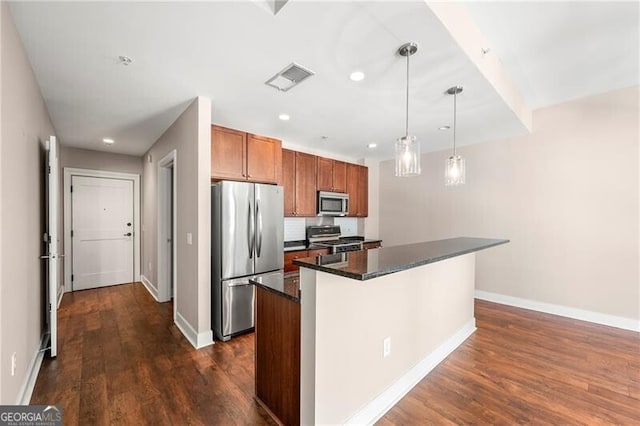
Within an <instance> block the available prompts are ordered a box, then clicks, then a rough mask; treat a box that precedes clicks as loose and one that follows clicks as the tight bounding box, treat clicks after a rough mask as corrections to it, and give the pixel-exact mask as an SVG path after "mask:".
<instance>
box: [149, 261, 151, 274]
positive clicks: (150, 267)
mask: <svg viewBox="0 0 640 426" xmlns="http://www.w3.org/2000/svg"><path fill="white" fill-rule="evenodd" d="M149 272H151V262H149Z"/></svg>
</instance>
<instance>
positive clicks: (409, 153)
mask: <svg viewBox="0 0 640 426" xmlns="http://www.w3.org/2000/svg"><path fill="white" fill-rule="evenodd" d="M417 51H418V45H417V44H416V43H413V42H411V43H406V44H403V45H402V46H400V48H399V49H398V53H399V54H400V56H405V57H406V58H407V102H406V109H407V115H406V120H405V133H404V136H403V137H401V138H399V139H398V140H397V141H396V176H400V177H408V176H418V175H419V174H420V143H419V142H418V141H417V140H416V137H415V136H412V135H410V134H409V56H411V55H413V54H414V53H416V52H417Z"/></svg>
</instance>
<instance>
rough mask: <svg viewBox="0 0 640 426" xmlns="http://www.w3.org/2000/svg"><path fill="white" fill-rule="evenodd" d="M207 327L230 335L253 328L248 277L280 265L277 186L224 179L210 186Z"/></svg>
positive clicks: (281, 222) (222, 335)
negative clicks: (210, 317) (210, 318)
mask: <svg viewBox="0 0 640 426" xmlns="http://www.w3.org/2000/svg"><path fill="white" fill-rule="evenodd" d="M211 203H212V204H211V232H212V238H211V256H212V259H211V269H212V271H211V272H212V273H211V280H212V288H211V293H212V306H211V313H212V321H211V323H212V327H213V332H214V334H215V336H216V338H218V339H220V340H229V339H230V338H231V337H232V336H233V335H234V334H238V333H241V332H243V331H247V330H250V329H251V328H252V327H253V324H254V322H253V320H254V318H253V312H254V310H253V303H254V296H255V289H254V286H253V285H251V284H249V278H251V277H252V276H255V275H260V274H263V273H266V272H271V271H275V270H278V269H282V268H283V266H284V260H283V251H284V243H283V238H284V231H283V228H284V197H283V189H282V187H281V186H276V185H263V184H259V183H246V182H230V181H223V182H219V183H216V184H213V185H211Z"/></svg>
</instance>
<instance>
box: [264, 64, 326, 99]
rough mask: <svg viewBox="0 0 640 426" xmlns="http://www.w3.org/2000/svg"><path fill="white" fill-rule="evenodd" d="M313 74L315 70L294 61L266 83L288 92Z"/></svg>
mask: <svg viewBox="0 0 640 426" xmlns="http://www.w3.org/2000/svg"><path fill="white" fill-rule="evenodd" d="M313 74H315V73H314V72H313V71H311V70H309V69H307V68H305V67H303V66H302V65H298V64H296V63H295V62H292V63H291V64H290V65H287V67H285V69H283V70H282V71H280V72H279V73H278V74H276V75H274V76H273V77H271V78H270V79H269V80H267V81H265V82H264V84H266V85H267V86H271V87H273V88H274V89H277V90H279V91H281V92H286V91H287V90H289V89H291V88H292V87H294V86H296V85H298V84H300V83H301V82H302V81H304V80H306V79H307V78H308V77H311V76H312V75H313Z"/></svg>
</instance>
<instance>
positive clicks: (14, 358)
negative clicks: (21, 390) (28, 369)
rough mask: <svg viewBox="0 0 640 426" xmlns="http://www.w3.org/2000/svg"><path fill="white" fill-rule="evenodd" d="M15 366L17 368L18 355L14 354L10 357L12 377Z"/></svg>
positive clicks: (14, 372) (14, 373)
mask: <svg viewBox="0 0 640 426" xmlns="http://www.w3.org/2000/svg"><path fill="white" fill-rule="evenodd" d="M17 366H18V354H17V353H15V352H14V353H13V355H11V375H12V376H15V375H16V367H17Z"/></svg>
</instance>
